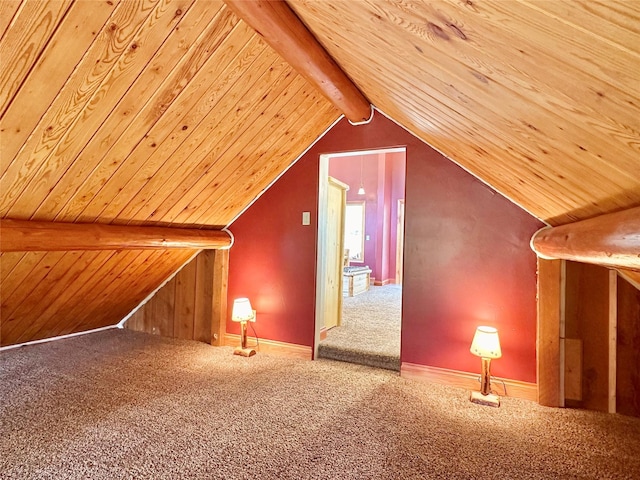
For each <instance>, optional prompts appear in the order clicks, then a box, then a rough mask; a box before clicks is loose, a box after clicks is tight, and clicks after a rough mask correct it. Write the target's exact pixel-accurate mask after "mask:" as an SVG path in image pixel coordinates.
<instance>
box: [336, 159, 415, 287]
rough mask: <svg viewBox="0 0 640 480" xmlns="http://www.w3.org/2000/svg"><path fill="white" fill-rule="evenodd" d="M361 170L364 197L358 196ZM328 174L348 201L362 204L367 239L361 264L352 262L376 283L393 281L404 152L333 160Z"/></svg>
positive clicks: (403, 185) (402, 182) (403, 177)
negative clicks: (365, 268)
mask: <svg viewBox="0 0 640 480" xmlns="http://www.w3.org/2000/svg"><path fill="white" fill-rule="evenodd" d="M361 162H362V163H361ZM361 168H362V184H363V186H364V187H365V195H359V194H358V188H359V187H360V170H361ZM329 175H330V176H332V177H334V178H337V179H338V180H340V181H341V182H343V183H346V184H347V185H349V187H350V188H349V190H348V191H347V201H348V202H358V201H359V202H362V201H364V202H365V222H366V225H365V235H368V236H369V240H365V243H364V244H365V248H364V261H363V262H352V263H353V264H354V265H367V266H368V267H369V268H371V270H372V274H371V276H372V277H373V278H375V280H376V283H378V282H384V283H385V284H386V283H389V282H391V283H393V282H395V271H396V270H395V269H396V243H397V240H396V223H397V221H398V218H397V215H398V212H397V204H398V200H399V199H403V198H404V187H405V180H404V179H405V153H404V152H381V153H371V154H366V155H353V156H349V157H333V158H330V160H329ZM385 215H386V216H385Z"/></svg>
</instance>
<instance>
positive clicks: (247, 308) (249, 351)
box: [231, 298, 256, 357]
mask: <svg viewBox="0 0 640 480" xmlns="http://www.w3.org/2000/svg"><path fill="white" fill-rule="evenodd" d="M231 320H232V321H234V322H240V346H239V347H236V349H235V350H234V351H233V354H234V355H242V356H243V357H250V356H252V355H255V354H256V351H255V350H254V349H253V348H247V322H248V321H252V322H255V321H256V311H255V310H253V309H252V308H251V302H250V301H249V299H248V298H236V299H235V300H234V301H233V310H232V311H231Z"/></svg>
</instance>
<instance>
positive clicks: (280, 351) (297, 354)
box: [224, 333, 312, 360]
mask: <svg viewBox="0 0 640 480" xmlns="http://www.w3.org/2000/svg"><path fill="white" fill-rule="evenodd" d="M259 341H260V345H259V346H258V347H253V345H255V344H256V338H255V337H249V336H248V337H247V343H248V344H249V346H250V347H251V348H255V350H256V352H262V353H271V354H273V355H280V356H282V357H290V358H300V359H302V360H311V353H312V349H311V347H308V346H306V345H297V344H295V343H286V342H278V341H276V340H267V339H264V338H260V339H259ZM224 345H225V346H227V347H238V346H239V345H240V335H236V334H235V333H225V334H224Z"/></svg>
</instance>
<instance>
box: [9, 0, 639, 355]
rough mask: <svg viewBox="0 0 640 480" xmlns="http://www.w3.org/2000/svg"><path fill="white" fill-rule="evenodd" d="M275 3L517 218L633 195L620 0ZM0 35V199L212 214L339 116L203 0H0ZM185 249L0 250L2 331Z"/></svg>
mask: <svg viewBox="0 0 640 480" xmlns="http://www.w3.org/2000/svg"><path fill="white" fill-rule="evenodd" d="M290 4H291V6H292V7H293V9H294V10H295V11H296V12H297V13H298V14H299V15H300V17H301V18H302V20H303V21H304V22H305V24H306V25H307V26H308V27H309V28H310V30H311V31H312V33H314V35H316V37H318V39H319V40H320V42H321V43H322V44H323V46H324V47H325V48H326V49H327V51H328V52H329V53H330V55H331V56H332V57H333V58H334V59H335V60H336V61H337V63H338V64H339V65H340V66H341V67H342V69H343V70H344V71H345V72H346V73H347V75H348V76H349V77H350V78H351V79H352V80H354V82H355V84H356V85H357V86H358V87H359V88H360V90H362V91H363V92H364V94H365V95H366V96H367V97H368V98H369V99H370V100H372V102H373V103H374V104H375V105H376V106H377V107H379V108H380V109H381V110H382V111H384V112H385V113H387V114H389V115H391V116H392V117H393V118H394V119H396V120H397V121H399V122H400V123H401V124H402V125H404V126H405V127H407V128H408V129H409V130H411V131H413V132H415V133H416V134H417V135H418V136H420V137H421V138H422V139H423V140H425V141H427V142H428V143H430V144H432V145H433V146H435V147H436V148H437V149H439V150H440V151H442V152H444V153H445V154H446V155H447V156H449V157H450V158H452V159H454V160H455V161H456V162H457V163H459V164H461V165H462V166H463V167H464V168H466V169H468V170H469V171H471V172H472V173H474V174H475V175H477V176H479V177H480V178H481V179H483V180H484V181H486V182H487V183H489V184H490V185H492V186H493V187H494V188H496V189H497V190H498V191H500V192H501V193H503V194H505V195H506V196H507V197H509V198H511V199H513V200H514V201H516V202H517V203H519V204H520V205H522V206H524V207H525V208H526V209H527V210H529V211H530V212H532V213H533V214H535V215H536V216H538V217H539V218H542V219H545V220H547V221H548V222H549V223H551V224H562V223H568V222H571V221H575V220H579V219H584V218H589V217H592V216H595V215H598V214H601V213H608V212H612V211H617V210H620V209H624V208H630V207H634V206H637V205H639V204H640V160H639V158H640V156H639V155H638V150H639V149H640V148H639V147H640V142H638V138H639V136H640V135H639V132H640V120H639V119H640V115H639V114H638V105H639V104H640V103H639V102H640V85H639V84H638V81H637V80H638V77H637V72H638V71H639V70H640V41H639V40H638V39H639V29H638V27H637V25H638V23H639V19H640V3H638V2H608V1H607V2H595V1H594V2H584V1H575V2H526V1H523V2H508V3H505V2H502V1H500V0H474V1H468V2H458V1H455V0H446V1H444V0H443V1H438V2H390V1H388V0H366V1H360V2H339V1H325V2H311V1H308V0H292V1H291V2H290ZM363 32H366V35H363ZM0 55H1V57H2V62H3V69H2V73H1V74H0V133H1V136H0V142H1V144H0V147H1V151H0V192H1V193H0V218H14V219H31V220H50V221H65V222H97V223H105V224H108V223H113V224H122V225H129V224H133V225H149V224H153V225H175V224H180V225H188V226H193V227H209V226H218V227H219V226H224V225H227V224H228V223H229V222H230V221H231V220H233V219H234V218H235V217H236V216H237V215H238V214H239V213H240V212H241V211H242V210H243V209H244V208H245V207H246V206H247V205H248V204H249V203H250V202H251V201H252V200H253V199H254V198H255V197H256V196H257V195H259V194H260V192H261V191H262V190H263V189H264V188H265V187H266V186H267V185H269V184H270V183H271V181H272V180H273V179H274V178H276V176H277V175H278V174H279V173H281V172H282V171H283V169H285V168H286V167H288V166H289V165H290V163H291V162H292V161H293V160H294V159H295V158H297V156H298V155H299V154H300V153H301V152H302V151H304V150H305V149H306V148H307V147H308V145H309V144H310V143H311V142H312V141H314V140H315V139H316V138H317V137H318V135H319V134H321V133H322V132H323V131H324V130H325V129H326V127H327V126H329V125H330V124H331V123H332V122H333V121H334V120H335V119H336V118H337V117H338V115H339V113H338V112H337V111H336V109H335V108H334V107H333V106H332V105H331V104H330V103H329V102H328V101H327V100H326V99H325V98H324V97H323V96H322V95H321V94H320V93H319V92H317V91H316V90H315V88H314V87H313V86H310V85H309V84H307V82H306V81H305V80H304V79H303V78H302V77H300V76H299V75H298V74H297V73H296V72H295V71H294V70H293V69H292V67H290V66H289V65H288V64H286V62H284V61H283V60H282V59H281V58H280V57H279V56H278V55H277V54H276V53H275V52H274V51H273V50H272V49H271V48H270V47H268V46H267V45H266V44H265V43H264V42H263V41H262V39H261V38H260V36H259V35H258V34H256V33H255V32H254V31H253V30H252V29H251V28H250V27H249V26H248V25H246V24H245V23H244V22H242V21H240V20H239V19H238V18H237V17H236V16H235V15H234V14H233V13H232V12H231V11H230V10H229V9H228V8H227V7H226V6H225V5H224V4H223V3H222V2H221V1H219V0H136V1H119V0H109V1H94V0H75V1H73V0H55V1H50V2H40V1H36V0H23V1H16V0H4V1H2V2H0ZM189 253H191V252H190V251H180V252H173V253H167V252H165V253H157V254H154V253H151V252H138V251H136V252H129V253H123V252H113V251H111V252H92V253H89V252H85V253H78V254H72V253H70V252H60V253H47V254H41V253H24V254H22V253H18V254H14V253H11V254H2V255H0V266H2V267H3V270H2V272H1V284H0V289H1V291H2V293H1V296H2V297H1V300H2V305H3V309H2V312H1V315H2V322H3V325H2V330H1V331H2V332H3V333H2V334H3V339H2V343H3V344H6V343H7V342H9V343H11V342H15V341H18V339H21V340H30V339H33V338H41V337H42V336H43V335H54V334H59V333H62V332H68V331H74V330H77V329H82V328H87V327H93V326H96V325H99V324H108V322H112V323H115V322H117V321H118V320H119V319H118V318H116V317H117V316H118V315H121V316H124V315H126V314H127V313H129V311H130V310H131V308H132V307H133V305H135V302H134V298H135V299H140V298H144V296H142V297H141V295H142V294H143V293H144V292H149V291H151V290H152V289H153V288H155V286H157V285H158V284H159V283H160V282H161V281H162V280H163V278H160V277H162V275H164V278H167V276H168V275H169V274H170V273H171V272H174V271H175V270H176V269H177V268H179V267H180V266H181V265H182V263H183V262H184V261H185V259H186V258H188V256H189ZM152 264H155V265H152ZM141 272H147V273H145V275H144V276H139V274H140V273H141ZM632 275H633V274H632ZM80 278H82V280H79V279H80ZM54 285H55V287H54ZM87 285H92V288H89V287H87ZM54 292H58V293H60V295H58V296H56V293H54ZM67 292H74V293H67ZM38 295H41V297H42V298H41V299H40V300H38ZM54 297H55V298H54ZM45 298H46V299H47V300H46V301H49V302H50V303H49V304H48V305H45V303H46V301H45ZM194 308H196V309H197V308H199V306H198V305H197V303H196V304H195V305H194ZM127 309H128V310H127ZM40 313H42V314H44V315H43V316H41V317H39V316H38V315H39V314H40ZM64 314H68V315H69V317H67V318H66V319H65V318H64V317H63V315H64ZM5 324H6V325H5Z"/></svg>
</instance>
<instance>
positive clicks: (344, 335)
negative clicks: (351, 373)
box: [318, 285, 402, 371]
mask: <svg viewBox="0 0 640 480" xmlns="http://www.w3.org/2000/svg"><path fill="white" fill-rule="evenodd" d="M401 312H402V286H400V285H385V286H383V287H375V286H372V287H371V288H370V289H369V291H367V292H364V293H361V294H360V295H356V296H355V297H344V298H343V299H342V324H341V325H340V326H339V327H335V328H332V329H331V330H329V331H328V332H327V338H326V339H324V340H323V341H321V342H320V343H319V344H318V356H319V357H320V358H328V359H331V360H341V361H344V362H351V363H358V364H360V365H369V366H372V367H378V368H386V369H389V370H395V371H400V328H401V325H400V324H401V318H402V314H401Z"/></svg>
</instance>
